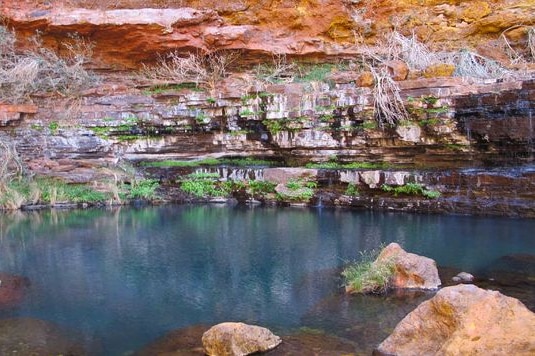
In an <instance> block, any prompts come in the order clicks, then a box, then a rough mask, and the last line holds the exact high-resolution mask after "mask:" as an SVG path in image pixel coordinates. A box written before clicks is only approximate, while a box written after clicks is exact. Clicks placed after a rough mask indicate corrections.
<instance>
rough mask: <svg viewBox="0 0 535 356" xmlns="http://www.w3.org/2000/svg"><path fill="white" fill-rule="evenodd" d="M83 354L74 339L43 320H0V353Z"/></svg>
mask: <svg viewBox="0 0 535 356" xmlns="http://www.w3.org/2000/svg"><path fill="white" fill-rule="evenodd" d="M15 354H17V355H65V356H67V355H77V356H78V355H85V354H86V353H85V351H84V350H83V348H82V347H81V346H80V345H78V343H77V342H76V340H74V339H73V338H71V337H69V336H68V335H67V334H66V333H65V331H63V330H62V329H60V328H59V327H58V326H56V325H54V324H52V323H49V322H46V321H44V320H38V319H31V318H17V319H5V320H0V355H15Z"/></svg>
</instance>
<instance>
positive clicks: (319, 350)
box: [269, 329, 357, 356]
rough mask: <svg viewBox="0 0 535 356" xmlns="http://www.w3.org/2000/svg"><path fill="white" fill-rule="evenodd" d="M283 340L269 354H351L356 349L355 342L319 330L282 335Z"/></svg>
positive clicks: (280, 355)
mask: <svg viewBox="0 0 535 356" xmlns="http://www.w3.org/2000/svg"><path fill="white" fill-rule="evenodd" d="M283 340H284V342H283V343H282V344H281V345H280V346H279V347H277V348H276V349H275V350H273V351H270V352H269V355H270V356H283V355H288V356H290V355H333V356H334V355H353V354H355V352H356V351H357V349H356V347H355V343H354V342H352V341H350V340H347V339H344V338H340V337H337V336H334V335H329V334H326V333H324V332H322V331H321V330H313V329H312V330H303V331H301V332H298V333H296V334H292V335H288V336H283Z"/></svg>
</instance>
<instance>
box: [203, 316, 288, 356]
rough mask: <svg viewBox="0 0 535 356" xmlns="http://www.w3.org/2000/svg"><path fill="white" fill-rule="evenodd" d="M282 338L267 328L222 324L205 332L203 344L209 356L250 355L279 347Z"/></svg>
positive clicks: (242, 324)
mask: <svg viewBox="0 0 535 356" xmlns="http://www.w3.org/2000/svg"><path fill="white" fill-rule="evenodd" d="M280 343H281V338H280V337H278V336H277V335H275V334H273V333H272V332H271V331H269V330H268V329H266V328H263V327H260V326H256V325H247V324H244V323H232V322H228V323H221V324H217V325H215V326H213V327H211V328H210V330H208V331H207V332H205V333H204V334H203V336H202V344H203V347H204V351H205V352H206V354H207V355H213V356H226V355H228V356H234V355H236V356H237V355H249V354H252V353H255V352H263V351H267V350H271V349H273V348H275V347H277V346H278V345H279V344H280Z"/></svg>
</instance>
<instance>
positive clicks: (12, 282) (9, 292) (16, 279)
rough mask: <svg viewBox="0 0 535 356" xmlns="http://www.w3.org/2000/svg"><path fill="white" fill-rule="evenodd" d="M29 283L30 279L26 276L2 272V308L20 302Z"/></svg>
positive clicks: (0, 287)
mask: <svg viewBox="0 0 535 356" xmlns="http://www.w3.org/2000/svg"><path fill="white" fill-rule="evenodd" d="M29 285H30V281H29V279H28V278H26V277H22V276H16V275H11V274H7V273H0V309H2V308H9V307H13V306H15V305H17V304H18V303H20V302H21V301H22V298H23V297H24V292H25V290H26V288H27V287H28V286H29Z"/></svg>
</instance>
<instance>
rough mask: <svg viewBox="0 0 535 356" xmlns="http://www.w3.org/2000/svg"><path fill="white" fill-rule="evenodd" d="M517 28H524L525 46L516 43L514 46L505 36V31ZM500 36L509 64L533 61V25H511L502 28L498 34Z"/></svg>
mask: <svg viewBox="0 0 535 356" xmlns="http://www.w3.org/2000/svg"><path fill="white" fill-rule="evenodd" d="M519 28H524V29H525V30H526V44H525V46H518V45H517V46H516V48H514V47H513V46H512V45H511V43H510V42H509V39H508V38H507V33H508V32H509V31H512V30H516V29H519ZM500 38H501V39H502V41H503V43H504V46H505V51H506V52H507V54H508V55H509V58H510V59H511V64H513V65H515V64H525V63H535V27H533V26H525V25H516V26H512V27H510V28H508V29H506V30H504V31H503V32H502V34H501V35H500Z"/></svg>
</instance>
